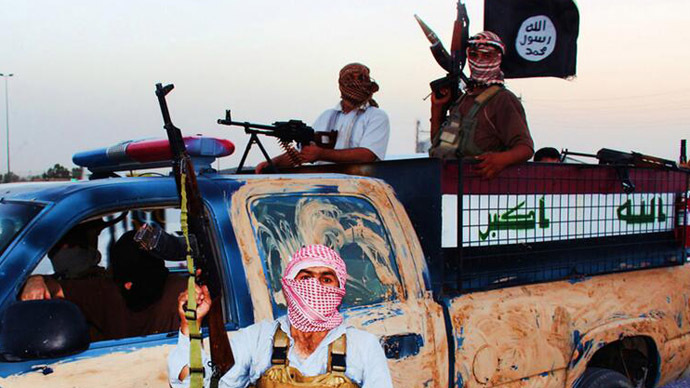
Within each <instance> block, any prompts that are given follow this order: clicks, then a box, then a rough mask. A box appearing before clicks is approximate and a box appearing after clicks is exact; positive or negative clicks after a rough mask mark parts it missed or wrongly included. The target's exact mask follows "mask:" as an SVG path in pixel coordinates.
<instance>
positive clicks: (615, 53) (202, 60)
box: [0, 0, 690, 175]
mask: <svg viewBox="0 0 690 388" xmlns="http://www.w3.org/2000/svg"><path fill="white" fill-rule="evenodd" d="M465 3H466V5H467V9H468V12H469V15H470V32H471V33H476V32H479V31H481V30H482V29H483V28H482V27H483V7H484V2H483V1H479V0H466V2H465ZM576 3H577V5H578V8H579V12H580V36H579V39H578V57H577V76H576V77H575V78H574V79H572V80H562V79H558V78H528V79H519V80H513V79H510V80H507V84H506V85H507V86H508V87H509V88H510V89H511V90H512V91H513V92H514V93H515V94H516V95H518V96H520V97H521V98H522V101H523V104H524V106H525V110H526V113H527V118H528V124H529V127H530V130H531V132H532V136H533V138H534V141H535V146H536V147H537V148H539V147H544V146H553V147H556V148H558V149H562V148H567V149H569V150H572V151H579V152H591V153H595V152H596V151H597V150H599V149H600V148H603V147H607V148H613V149H618V150H623V151H637V152H642V153H647V154H651V155H656V156H660V157H665V158H669V159H674V160H677V159H678V155H679V151H678V150H679V143H680V139H682V138H690V75H688V70H690V65H689V63H690V50H687V49H683V48H682V47H687V41H688V39H687V38H688V37H689V35H690V33H688V32H687V25H688V23H689V22H690V2H689V1H687V0H659V1H653V2H652V1H648V0H645V1H643V0H606V1H602V0H581V1H578V2H576ZM0 10H1V11H0V73H14V74H15V76H13V77H12V78H10V79H9V80H8V82H7V84H8V90H7V91H8V95H9V128H10V157H11V167H12V171H13V172H15V173H18V174H20V175H28V174H39V173H41V172H43V171H45V170H46V169H47V168H49V167H51V166H52V165H54V164H55V163H60V164H62V165H64V166H67V167H70V168H71V167H73V164H72V161H71V156H72V154H74V153H76V152H79V151H84V150H88V149H93V148H98V147H104V146H109V145H113V144H115V143H117V142H120V141H123V140H127V139H136V138H146V137H163V136H164V135H165V133H164V130H163V128H162V119H161V115H160V111H159V108H158V103H157V100H156V97H155V95H154V90H155V84H156V83H157V82H162V83H164V84H167V83H173V84H174V85H175V90H174V91H173V92H172V93H171V94H169V95H168V104H169V107H170V111H171V115H172V119H173V122H174V123H175V124H176V125H177V126H178V127H180V128H181V129H182V131H183V133H184V134H189V135H191V134H198V133H202V134H205V135H210V136H217V137H224V138H228V139H230V140H232V141H233V142H235V144H236V146H237V151H236V152H235V154H234V155H233V156H230V157H226V158H223V159H222V160H221V161H220V167H221V168H227V167H231V166H235V165H237V164H238V163H239V159H240V157H241V153H242V150H243V149H244V146H245V144H246V142H247V140H248V138H247V136H246V135H244V133H243V131H242V129H241V128H238V127H226V126H221V125H218V124H216V120H217V119H218V118H221V117H223V116H224V112H225V110H226V109H232V112H233V119H235V120H238V121H251V122H256V123H272V122H274V121H285V120H288V119H301V120H303V121H305V122H307V123H311V122H313V121H314V120H315V119H316V117H317V116H318V115H319V113H320V112H321V111H323V110H324V109H326V108H329V107H332V106H334V105H335V104H336V103H337V102H338V98H339V91H338V88H337V75H338V71H339V69H340V68H341V67H342V66H343V65H345V64H347V63H350V62H362V63H364V64H366V65H368V66H369V67H370V69H371V75H372V77H373V78H375V79H376V81H377V82H378V83H379V85H380V87H381V90H380V91H379V92H378V93H376V94H375V95H374V97H375V99H376V100H377V101H378V102H379V104H380V106H381V108H383V109H384V110H386V111H387V113H388V115H389V117H390V121H391V139H390V142H389V146H388V154H390V155H396V154H411V153H413V152H414V149H415V131H416V122H417V121H418V120H419V121H420V123H421V128H422V129H423V130H428V120H429V103H430V102H429V101H428V100H426V101H424V98H425V97H426V96H427V94H428V93H429V87H428V83H429V82H430V81H431V80H433V79H436V78H439V77H441V76H443V75H444V71H443V70H442V69H441V68H440V67H439V66H438V65H437V64H436V63H435V62H434V60H433V58H432V56H431V54H430V52H429V44H428V42H427V40H426V39H425V37H424V35H423V34H422V32H421V30H420V29H419V27H418V25H417V23H416V22H415V20H414V17H413V15H414V14H415V13H416V14H418V15H419V16H420V17H421V18H422V19H424V20H425V21H426V22H427V24H429V25H430V26H431V27H432V28H433V29H434V30H435V31H436V33H437V34H438V35H439V37H440V38H441V40H442V41H443V42H444V43H445V44H446V47H448V45H449V44H450V38H451V35H452V26H453V20H454V18H455V1H452V0H426V1H422V0H416V1H413V0H368V1H365V0H350V1H347V2H332V1H316V0H297V1H282V2H278V1H270V0H254V1H251V2H250V1H227V0H226V1H219V0H207V1H182V0H144V1H137V2H135V1H121V2H113V1H104V0H66V1H59V2H58V1H53V0H22V1H19V0H0ZM0 81H4V80H2V79H0ZM4 92H5V83H4V82H0V101H1V104H0V171H2V172H3V173H4V172H5V171H6V169H7V163H6V158H7V153H6V136H5V132H6V127H5V123H6V110H5V104H4V103H5V99H4ZM427 136H428V135H427ZM263 142H264V144H265V145H266V146H267V148H268V150H269V153H271V154H277V153H278V152H279V147H278V145H277V144H276V143H275V141H274V140H273V139H265V140H263ZM259 160H260V154H259V152H258V150H255V151H254V152H253V153H252V155H251V158H250V162H252V163H256V162H258V161H259Z"/></svg>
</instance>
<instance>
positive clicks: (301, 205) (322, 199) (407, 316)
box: [232, 178, 447, 387]
mask: <svg viewBox="0 0 690 388" xmlns="http://www.w3.org/2000/svg"><path fill="white" fill-rule="evenodd" d="M389 190H390V188H389V187H388V186H385V185H383V184H381V183H380V182H377V181H371V180H365V179H357V178H347V179H344V178H341V179H314V178H312V179H290V180H284V179H283V180H278V179H276V180H271V181H261V182H258V181H255V182H248V183H247V185H245V186H244V187H243V188H242V189H240V190H239V191H238V192H237V193H236V194H235V195H234V196H233V199H232V218H233V219H232V221H233V226H234V229H235V232H236V236H237V241H238V244H239V246H240V250H241V251H242V257H243V260H244V265H245V269H246V273H247V281H248V283H249V284H248V285H249V289H250V291H251V299H252V302H253V305H254V317H255V320H256V321H260V320H264V319H274V317H277V316H280V315H283V314H285V311H286V303H285V299H284V297H283V294H282V289H281V283H280V278H281V276H282V272H283V269H284V268H285V265H286V263H287V261H288V258H289V257H290V255H291V254H292V253H294V252H295V251H296V250H297V249H298V248H299V247H301V246H303V245H307V244H325V245H328V246H330V247H332V248H333V249H335V250H336V251H338V252H339V254H340V255H341V257H342V258H343V259H344V260H345V262H346V264H347V269H348V276H349V278H348V283H347V295H346V297H345V299H344V302H343V306H341V311H342V312H343V313H344V315H345V317H346V319H347V322H348V323H350V324H352V325H354V326H356V327H358V328H361V329H363V330H366V331H368V332H370V333H373V334H375V335H377V336H378V337H379V338H380V340H381V343H382V344H383V347H384V350H385V352H386V356H387V357H388V359H389V366H390V368H391V373H392V376H393V380H394V384H395V386H409V387H422V386H443V385H445V386H447V382H446V380H445V379H446V376H444V373H443V372H440V369H442V368H444V366H443V365H441V362H443V359H444V357H447V353H446V352H445V348H444V347H443V346H438V344H437V339H439V340H441V341H445V333H444V332H443V326H442V323H443V321H442V314H441V312H440V310H437V309H435V307H434V306H435V305H433V303H430V299H429V298H428V295H429V294H428V293H427V292H425V291H424V277H423V273H424V271H425V270H426V268H425V266H424V262H423V256H422V254H421V249H419V244H418V243H416V244H415V242H416V238H414V233H413V232H412V231H413V229H412V228H411V226H410V225H409V220H407V217H406V216H405V215H404V213H403V214H402V216H403V217H402V218H401V217H399V214H398V212H399V211H402V207H401V206H399V204H397V202H395V201H393V202H392V201H391V200H390V198H393V195H392V192H391V191H389ZM389 196H390V197H389ZM396 204H397V205H396ZM405 226H407V227H408V228H405ZM405 233H412V234H413V235H412V240H410V236H409V235H406V234H405ZM411 241H412V242H411ZM415 255H416V256H415ZM420 259H421V263H419V262H417V261H416V260H420ZM438 323H440V325H439V324H438ZM439 330H440V331H439ZM441 345H443V342H442V343H441ZM439 375H443V376H439Z"/></svg>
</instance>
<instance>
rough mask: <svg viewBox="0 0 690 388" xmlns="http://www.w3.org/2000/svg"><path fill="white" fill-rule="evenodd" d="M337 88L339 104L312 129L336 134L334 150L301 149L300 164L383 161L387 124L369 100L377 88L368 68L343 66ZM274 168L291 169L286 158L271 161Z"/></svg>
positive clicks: (371, 99) (325, 114)
mask: <svg viewBox="0 0 690 388" xmlns="http://www.w3.org/2000/svg"><path fill="white" fill-rule="evenodd" d="M338 85H339V88H340V98H341V99H340V102H338V104H337V105H336V106H335V107H333V108H331V109H327V110H325V111H324V112H323V113H321V115H320V116H319V117H318V118H317V119H316V121H315V122H314V125H313V126H312V127H313V128H314V131H317V132H326V133H331V131H335V133H337V138H336V140H335V146H334V148H332V149H331V148H326V147H320V146H318V145H315V144H312V145H307V146H305V147H302V149H301V150H300V152H299V159H300V161H301V162H302V163H313V162H332V163H367V162H373V161H376V160H383V158H384V157H385V156H386V148H387V147H388V137H389V135H390V124H389V122H388V115H387V114H386V112H384V111H383V110H382V109H380V108H379V106H378V104H377V103H376V101H374V99H373V98H372V96H373V94H374V93H376V92H377V91H378V90H379V85H378V84H377V83H376V82H375V81H374V80H373V79H371V77H370V76H369V68H368V67H366V66H364V65H362V64H360V63H350V64H348V65H346V66H345V67H343V68H342V69H341V70H340V76H339V78H338ZM273 164H274V165H275V166H276V167H278V168H280V167H291V166H293V165H294V163H293V161H292V160H291V159H290V157H289V156H288V154H282V155H279V156H277V157H275V158H273ZM267 166H268V163H267V162H262V163H260V164H259V165H258V166H257V167H256V172H257V173H260V172H262V171H264V169H265V168H266V167H267Z"/></svg>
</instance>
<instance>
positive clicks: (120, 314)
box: [20, 231, 186, 341]
mask: <svg viewBox="0 0 690 388" xmlns="http://www.w3.org/2000/svg"><path fill="white" fill-rule="evenodd" d="M134 233H135V232H134V231H130V232H127V233H125V234H123V235H122V236H121V237H120V238H119V239H118V241H117V242H116V243H115V245H114V246H113V248H112V250H111V253H110V258H111V263H110V266H111V270H112V275H113V276H112V279H111V278H108V277H90V278H82V279H56V278H54V277H51V276H43V275H36V276H31V277H30V278H29V279H28V280H27V281H26V284H25V285H24V287H23V289H22V292H21V295H20V299H21V300H32V299H50V298H64V299H66V300H68V301H70V302H73V303H74V304H76V305H77V306H79V308H80V309H81V311H82V313H83V314H84V316H85V317H86V320H87V321H88V322H89V325H90V328H91V333H90V334H91V341H101V340H107V339H116V338H125V337H133V336H141V335H146V334H154V333H165V332H169V331H174V330H176V329H177V328H178V327H179V324H180V320H179V317H178V315H177V310H176V308H175V302H176V299H177V295H178V294H179V293H180V292H181V291H182V290H184V289H185V287H186V278H185V277H183V276H178V275H174V274H169V273H168V269H167V268H166V267H165V262H164V261H163V260H162V259H159V258H156V257H154V256H152V255H150V254H149V253H147V252H145V251H143V250H141V249H139V247H138V245H137V243H136V242H135V241H134V239H133V237H134Z"/></svg>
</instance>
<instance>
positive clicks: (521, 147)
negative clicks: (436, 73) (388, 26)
mask: <svg viewBox="0 0 690 388" xmlns="http://www.w3.org/2000/svg"><path fill="white" fill-rule="evenodd" d="M417 21H418V22H419V24H420V26H421V27H422V29H423V30H424V33H425V35H426V36H427V38H428V39H429V41H430V42H431V43H432V46H431V50H432V53H433V54H434V58H435V59H436V61H437V62H438V63H439V65H441V66H442V67H443V68H444V69H446V70H447V71H448V75H447V76H446V77H444V78H441V79H440V80H436V81H434V82H432V83H431V88H432V96H431V139H432V148H431V150H430V151H429V153H430V155H431V156H433V157H439V158H443V159H457V158H463V157H474V158H475V159H477V160H479V161H480V162H479V164H478V165H477V169H478V171H479V172H480V173H481V174H482V175H483V176H484V177H486V178H492V177H494V176H496V174H498V173H499V172H501V171H502V170H503V169H505V168H506V167H508V166H510V165H512V164H517V163H522V162H525V161H527V160H529V158H531V157H532V154H533V153H534V143H533V141H532V137H531V135H530V133H529V129H528V128H527V120H526V118H525V112H524V109H523V108H522V104H521V103H520V100H519V99H518V98H517V97H515V95H513V94H512V93H511V92H510V91H508V90H507V89H506V88H505V86H504V82H503V73H502V72H501V60H502V57H503V55H504V54H505V50H506V48H505V46H504V44H503V42H501V39H500V38H499V37H498V35H496V34H494V33H493V32H491V31H484V32H481V33H479V34H477V35H475V36H473V37H472V38H470V39H467V34H468V29H469V19H468V17H467V11H466V10H465V6H464V5H463V4H462V3H461V2H460V1H458V17H457V20H456V22H455V26H454V29H453V42H452V45H451V54H450V55H449V54H447V53H445V54H444V52H445V50H441V49H440V48H439V47H441V48H442V46H441V44H440V41H438V38H437V37H436V34H434V33H433V32H432V31H431V29H430V28H429V27H428V26H426V24H424V23H423V22H422V21H421V19H419V18H417ZM444 57H447V58H446V59H445V60H444V59H443V58H444ZM465 59H468V62H469V67H470V78H469V79H468V78H466V77H465V76H464V75H463V73H462V68H463V66H464V62H465ZM448 64H450V65H448ZM460 81H462V83H463V84H464V90H461V88H460Z"/></svg>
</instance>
